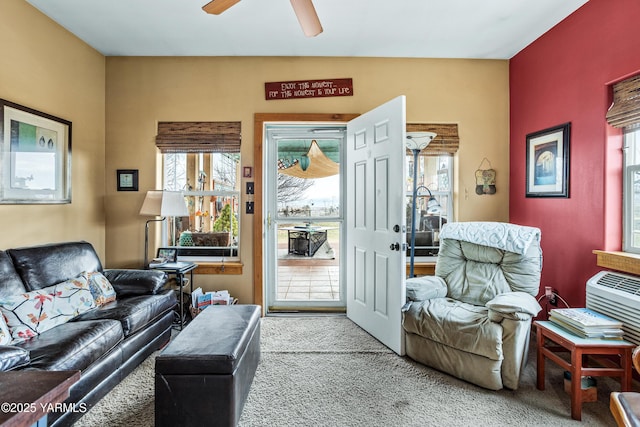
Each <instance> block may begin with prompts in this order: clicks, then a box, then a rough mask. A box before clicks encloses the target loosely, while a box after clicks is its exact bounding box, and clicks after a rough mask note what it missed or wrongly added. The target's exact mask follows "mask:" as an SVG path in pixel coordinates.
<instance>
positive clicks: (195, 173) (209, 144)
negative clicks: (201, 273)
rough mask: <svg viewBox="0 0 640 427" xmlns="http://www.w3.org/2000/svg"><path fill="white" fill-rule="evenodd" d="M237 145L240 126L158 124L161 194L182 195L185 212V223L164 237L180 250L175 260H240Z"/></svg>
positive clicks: (176, 225)
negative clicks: (179, 193)
mask: <svg viewBox="0 0 640 427" xmlns="http://www.w3.org/2000/svg"><path fill="white" fill-rule="evenodd" d="M240 142H241V135H240V122H159V123H158V134H157V136H156V146H157V147H158V149H159V150H160V152H161V153H162V154H163V189H165V190H173V191H182V192H184V194H185V199H186V202H187V206H188V209H189V217H188V218H180V219H179V220H178V221H175V224H174V226H175V228H176V229H175V230H168V232H167V233H163V235H165V236H166V238H165V241H164V244H165V245H166V246H169V247H176V248H178V256H181V257H195V258H191V259H195V260H197V261H216V260H217V261H220V260H221V259H224V260H229V259H231V260H234V259H238V255H239V242H240V238H239V237H240V235H239V232H240V177H241V175H240V168H241V166H240ZM167 226H168V227H171V226H172V225H171V224H167ZM172 236H176V238H175V241H171V240H170V239H171V238H172Z"/></svg>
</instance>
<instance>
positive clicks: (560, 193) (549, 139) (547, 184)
mask: <svg viewBox="0 0 640 427" xmlns="http://www.w3.org/2000/svg"><path fill="white" fill-rule="evenodd" d="M570 130H571V123H565V124H562V125H559V126H554V127H552V128H548V129H544V130H541V131H538V132H534V133H530V134H528V135H527V160H526V161H527V165H526V170H527V179H526V183H527V188H526V193H525V195H526V197H565V198H567V197H569V139H570V135H569V132H570Z"/></svg>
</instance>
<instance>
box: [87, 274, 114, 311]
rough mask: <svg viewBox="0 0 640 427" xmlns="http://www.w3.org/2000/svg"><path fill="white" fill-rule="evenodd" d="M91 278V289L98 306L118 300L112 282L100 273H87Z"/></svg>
mask: <svg viewBox="0 0 640 427" xmlns="http://www.w3.org/2000/svg"><path fill="white" fill-rule="evenodd" d="M87 275H88V277H89V289H90V290H91V294H92V295H93V299H94V301H95V302H96V305H105V304H106V303H108V302H111V301H115V300H116V291H115V290H114V289H113V286H111V282H109V280H107V278H106V277H104V275H103V274H102V273H100V272H99V271H93V272H91V273H87Z"/></svg>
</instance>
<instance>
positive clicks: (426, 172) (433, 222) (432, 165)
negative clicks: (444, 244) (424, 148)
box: [406, 155, 453, 257]
mask: <svg viewBox="0 0 640 427" xmlns="http://www.w3.org/2000/svg"><path fill="white" fill-rule="evenodd" d="M452 163H453V162H452V157H451V156H450V155H442V156H418V161H417V167H418V169H417V180H416V187H417V197H416V202H415V205H416V210H415V215H413V216H412V215H411V211H412V207H413V174H414V157H413V155H407V184H406V195H407V197H406V200H407V207H406V212H407V245H408V250H407V256H410V255H411V231H412V228H415V235H414V239H415V256H417V257H421V256H435V255H437V254H438V249H439V245H440V238H439V235H440V229H441V228H442V225H443V224H446V223H447V221H449V218H450V217H451V212H452V207H453V197H452V194H453V193H452V188H453V186H452V182H451V181H452V176H453V175H452V170H451V169H452ZM412 219H413V224H412Z"/></svg>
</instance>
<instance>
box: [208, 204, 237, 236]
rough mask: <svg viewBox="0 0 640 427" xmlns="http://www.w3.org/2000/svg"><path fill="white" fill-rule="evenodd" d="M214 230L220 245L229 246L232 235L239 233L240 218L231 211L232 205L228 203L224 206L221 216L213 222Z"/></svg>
mask: <svg viewBox="0 0 640 427" xmlns="http://www.w3.org/2000/svg"><path fill="white" fill-rule="evenodd" d="M213 231H214V233H212V234H215V235H216V237H217V240H218V246H228V245H229V241H230V240H231V236H234V237H235V236H237V235H238V219H237V218H236V217H235V215H233V213H232V212H231V205H230V204H227V205H225V206H224V208H222V212H221V213H220V216H219V217H218V218H217V219H216V220H215V222H214V223H213Z"/></svg>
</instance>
